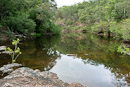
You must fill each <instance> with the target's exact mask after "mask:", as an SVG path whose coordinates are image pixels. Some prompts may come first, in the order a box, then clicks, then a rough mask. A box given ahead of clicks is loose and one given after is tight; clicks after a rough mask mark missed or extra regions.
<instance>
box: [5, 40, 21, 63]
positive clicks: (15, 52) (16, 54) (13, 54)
mask: <svg viewBox="0 0 130 87" xmlns="http://www.w3.org/2000/svg"><path fill="white" fill-rule="evenodd" d="M19 41H20V40H19V39H18V38H17V40H13V41H12V45H14V49H11V48H10V47H7V48H6V49H5V51H9V55H11V57H12V63H14V62H16V59H17V58H18V57H19V55H20V54H22V52H21V51H20V48H19V47H18V44H19Z"/></svg>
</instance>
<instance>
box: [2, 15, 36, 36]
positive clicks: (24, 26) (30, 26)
mask: <svg viewBox="0 0 130 87" xmlns="http://www.w3.org/2000/svg"><path fill="white" fill-rule="evenodd" d="M3 26H8V27H9V29H10V30H11V31H12V32H15V33H21V34H24V35H27V34H30V33H32V32H34V29H35V26H36V24H35V22H34V21H33V20H32V19H29V18H28V15H27V14H23V13H22V14H20V15H17V16H15V17H14V16H10V17H8V18H7V19H6V20H4V21H3Z"/></svg>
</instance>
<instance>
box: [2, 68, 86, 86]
mask: <svg viewBox="0 0 130 87" xmlns="http://www.w3.org/2000/svg"><path fill="white" fill-rule="evenodd" d="M0 87H86V86H83V85H81V84H79V83H72V84H68V83H64V82H63V81H61V80H59V79H58V77H57V75H56V74H55V73H52V72H47V71H43V72H40V71H39V70H33V69H30V68H26V67H22V68H18V69H16V70H15V71H13V72H12V73H11V74H10V75H8V76H6V77H5V78H3V79H1V80H0Z"/></svg>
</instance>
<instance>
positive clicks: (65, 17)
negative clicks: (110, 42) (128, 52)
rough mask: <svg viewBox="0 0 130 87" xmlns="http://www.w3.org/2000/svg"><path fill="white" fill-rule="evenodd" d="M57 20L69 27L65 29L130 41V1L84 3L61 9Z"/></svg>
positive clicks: (109, 0)
mask: <svg viewBox="0 0 130 87" xmlns="http://www.w3.org/2000/svg"><path fill="white" fill-rule="evenodd" d="M57 18H58V20H57V22H58V23H60V24H61V25H67V26H68V27H67V26H66V27H65V29H73V30H74V29H77V30H79V29H81V30H86V31H88V32H92V33H96V34H100V33H102V34H103V35H107V36H114V37H119V38H123V39H125V40H128V39H130V0H89V1H84V2H83V3H79V4H75V5H72V6H64V7H61V8H59V12H58V14H57ZM75 25H78V26H75Z"/></svg>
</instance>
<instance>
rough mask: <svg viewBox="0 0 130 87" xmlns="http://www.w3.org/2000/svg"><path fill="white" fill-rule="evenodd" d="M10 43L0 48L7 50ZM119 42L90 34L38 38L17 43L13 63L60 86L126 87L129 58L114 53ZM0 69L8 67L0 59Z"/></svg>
mask: <svg viewBox="0 0 130 87" xmlns="http://www.w3.org/2000/svg"><path fill="white" fill-rule="evenodd" d="M9 43H11V42H0V45H7V46H11V45H10V44H9ZM121 44H122V43H121V41H119V40H114V39H112V38H111V39H108V38H103V37H97V36H95V35H90V34H71V35H65V36H53V37H41V38H35V39H29V40H24V41H22V42H21V43H20V45H19V46H20V48H21V51H22V55H21V56H19V58H18V59H17V62H18V63H20V64H23V65H24V66H26V67H30V68H33V69H39V70H41V71H51V72H54V73H56V74H57V75H58V77H59V78H60V79H61V80H63V81H64V82H68V83H72V82H79V83H81V84H83V85H86V86H88V87H130V56H127V55H121V54H120V53H117V48H118V46H120V45H121ZM0 59H1V61H0V67H1V66H3V65H4V64H7V63H10V62H11V58H10V56H8V55H0Z"/></svg>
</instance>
